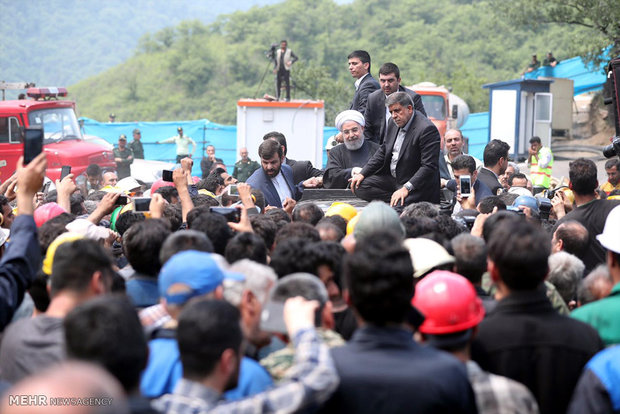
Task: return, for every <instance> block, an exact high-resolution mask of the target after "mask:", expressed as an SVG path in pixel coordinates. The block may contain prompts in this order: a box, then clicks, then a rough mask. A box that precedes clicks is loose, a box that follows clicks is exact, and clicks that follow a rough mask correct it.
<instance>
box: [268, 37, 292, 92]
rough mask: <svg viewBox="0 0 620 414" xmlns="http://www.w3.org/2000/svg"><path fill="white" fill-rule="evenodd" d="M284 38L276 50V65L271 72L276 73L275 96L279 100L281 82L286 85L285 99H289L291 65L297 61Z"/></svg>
mask: <svg viewBox="0 0 620 414" xmlns="http://www.w3.org/2000/svg"><path fill="white" fill-rule="evenodd" d="M287 46H288V43H287V41H286V40H283V41H281V42H280V49H278V51H277V52H276V67H275V68H274V69H273V73H275V74H276V77H277V78H276V98H277V99H278V100H280V91H281V89H282V82H284V86H285V87H286V101H287V102H288V101H290V100H291V66H293V63H295V62H296V61H297V56H295V53H293V51H292V50H291V49H289V48H288V47H287Z"/></svg>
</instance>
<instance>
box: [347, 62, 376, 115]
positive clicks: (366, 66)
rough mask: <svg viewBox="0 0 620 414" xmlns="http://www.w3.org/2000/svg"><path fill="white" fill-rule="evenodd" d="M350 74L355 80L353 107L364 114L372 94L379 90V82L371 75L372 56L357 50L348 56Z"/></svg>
mask: <svg viewBox="0 0 620 414" xmlns="http://www.w3.org/2000/svg"><path fill="white" fill-rule="evenodd" d="M348 59H349V72H351V76H353V77H354V78H355V79H357V80H356V81H355V95H353V101H351V107H350V108H349V109H353V110H355V111H359V112H361V113H362V114H363V113H364V112H365V111H366V102H367V101H368V95H370V93H371V92H374V91H376V90H377V89H379V82H377V81H376V80H375V78H373V77H372V75H371V74H370V55H369V54H368V52H366V51H365V50H355V51H353V52H351V54H350V55H349V56H348Z"/></svg>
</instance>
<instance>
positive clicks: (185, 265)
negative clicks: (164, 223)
mask: <svg viewBox="0 0 620 414" xmlns="http://www.w3.org/2000/svg"><path fill="white" fill-rule="evenodd" d="M223 280H224V272H223V271H222V269H220V267H219V266H218V265H217V263H215V260H213V258H212V257H211V254H210V253H205V252H199V251H196V250H185V251H182V252H179V253H177V254H175V255H174V256H172V257H171V258H170V259H169V260H168V261H167V262H166V264H165V265H164V266H163V267H162V269H161V271H160V272H159V296H160V297H162V298H165V299H166V302H167V303H169V304H171V305H183V304H185V303H187V301H189V300H190V299H191V298H193V297H196V296H200V295H204V294H207V293H210V292H213V291H214V290H215V289H216V288H217V287H218V286H220V285H221V284H222V281H223ZM173 285H185V286H186V287H188V288H189V290H184V289H180V292H172V291H171V287H172V286H173Z"/></svg>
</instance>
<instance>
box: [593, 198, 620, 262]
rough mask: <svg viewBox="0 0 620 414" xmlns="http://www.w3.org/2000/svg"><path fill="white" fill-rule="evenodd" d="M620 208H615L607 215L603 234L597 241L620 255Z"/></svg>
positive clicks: (597, 237)
mask: <svg viewBox="0 0 620 414" xmlns="http://www.w3.org/2000/svg"><path fill="white" fill-rule="evenodd" d="M619 230H620V206H617V207H614V209H613V210H611V211H610V212H609V214H608V215H607V220H605V228H604V229H603V233H601V234H599V235H598V236H596V239H597V240H598V241H599V242H600V243H601V244H602V245H603V247H605V248H606V249H608V250H611V251H613V252H616V253H620V231H619Z"/></svg>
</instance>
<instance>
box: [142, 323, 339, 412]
mask: <svg viewBox="0 0 620 414" xmlns="http://www.w3.org/2000/svg"><path fill="white" fill-rule="evenodd" d="M293 342H294V343H295V344H296V346H295V349H296V355H295V358H296V361H295V362H296V363H295V365H294V366H293V367H292V368H291V372H290V373H289V375H288V377H287V381H285V382H283V383H282V385H280V386H278V387H275V388H272V389H271V390H269V391H265V392H262V393H260V394H256V395H254V396H252V397H248V398H245V399H242V400H237V401H230V402H227V401H220V394H219V393H218V392H216V391H215V390H213V389H211V388H208V387H205V386H204V385H202V384H200V383H198V382H194V381H190V380H187V379H185V378H183V379H181V380H180V381H179V383H178V384H177V386H176V388H175V390H174V393H173V394H167V395H164V396H163V397H161V398H158V399H157V400H154V401H153V403H152V405H153V408H155V409H156V410H159V411H161V412H165V413H168V414H202V413H207V412H209V413H214V414H225V413H226V414H230V413H244V414H250V413H271V412H278V413H291V412H297V411H299V410H300V409H302V408H304V407H307V406H309V405H313V406H316V405H319V404H321V403H323V402H325V401H326V400H327V399H328V398H329V397H330V396H331V394H332V393H333V392H334V390H335V389H336V387H337V386H338V382H339V379H338V374H337V373H336V369H335V368H334V364H333V361H332V359H331V356H330V355H329V349H328V348H327V346H326V345H324V344H323V343H322V342H321V340H320V339H319V337H318V335H317V333H316V331H315V330H314V329H304V330H302V331H300V332H298V333H297V334H296V335H295V338H294V340H293Z"/></svg>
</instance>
